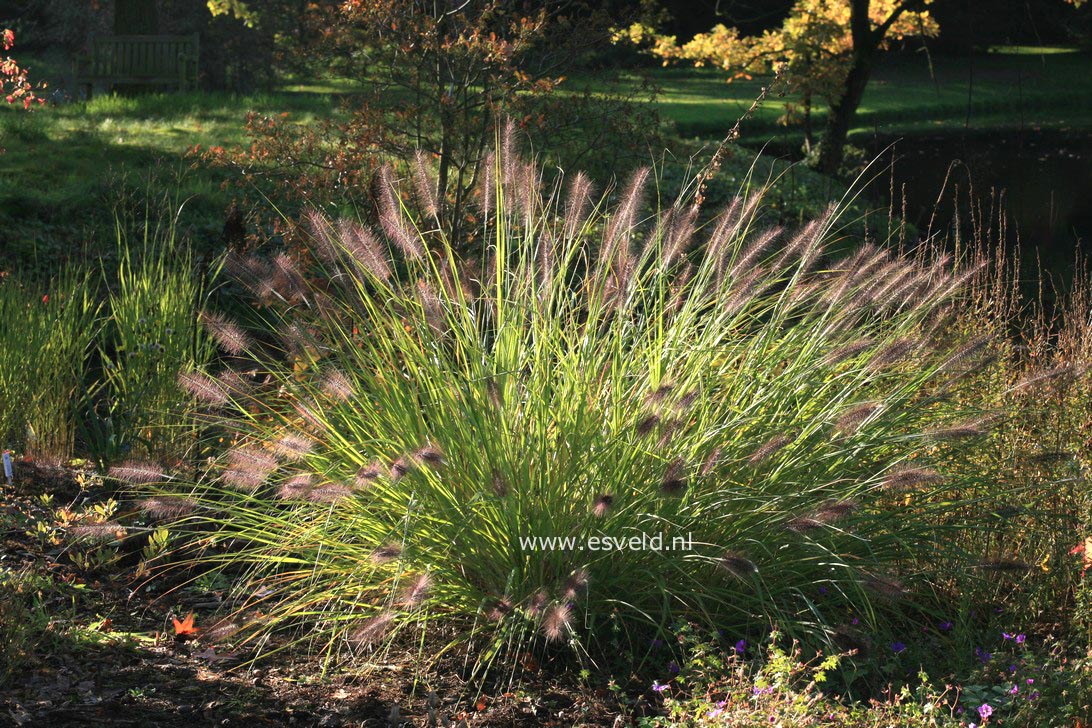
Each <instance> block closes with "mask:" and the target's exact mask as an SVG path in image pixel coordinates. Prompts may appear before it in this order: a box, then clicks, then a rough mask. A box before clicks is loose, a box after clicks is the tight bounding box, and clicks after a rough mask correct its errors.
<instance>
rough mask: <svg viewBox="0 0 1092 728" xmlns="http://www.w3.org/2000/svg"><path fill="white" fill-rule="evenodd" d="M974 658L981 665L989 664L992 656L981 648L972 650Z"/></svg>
mask: <svg viewBox="0 0 1092 728" xmlns="http://www.w3.org/2000/svg"><path fill="white" fill-rule="evenodd" d="M974 656H975V657H977V658H978V660H979V661H980V662H981V663H983V664H985V663H987V662H989V661H990V658H991V657H993V655H991V654H990V653H989V652H986V651H985V650H984V649H982V648H981V647H975V648H974Z"/></svg>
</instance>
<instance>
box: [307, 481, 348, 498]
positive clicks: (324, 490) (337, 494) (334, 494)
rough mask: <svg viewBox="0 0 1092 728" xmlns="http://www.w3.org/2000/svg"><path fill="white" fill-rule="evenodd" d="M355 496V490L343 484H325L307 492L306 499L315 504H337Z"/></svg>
mask: <svg viewBox="0 0 1092 728" xmlns="http://www.w3.org/2000/svg"><path fill="white" fill-rule="evenodd" d="M352 494H353V489H352V488H350V487H349V486H347V485H344V484H342V483H323V484H322V485H320V486H318V487H316V488H312V489H311V490H309V491H307V493H306V494H305V497H306V498H307V500H309V501H311V502H313V503H337V502H338V501H341V500H343V499H345V498H348V497H349V496H351V495H352Z"/></svg>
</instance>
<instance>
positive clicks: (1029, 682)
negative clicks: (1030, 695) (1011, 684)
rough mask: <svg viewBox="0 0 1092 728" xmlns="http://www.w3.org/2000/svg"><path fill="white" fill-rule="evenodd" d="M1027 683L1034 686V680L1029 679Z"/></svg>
mask: <svg viewBox="0 0 1092 728" xmlns="http://www.w3.org/2000/svg"><path fill="white" fill-rule="evenodd" d="M1027 682H1028V685H1034V684H1035V678H1033V677H1029V678H1028V680H1027Z"/></svg>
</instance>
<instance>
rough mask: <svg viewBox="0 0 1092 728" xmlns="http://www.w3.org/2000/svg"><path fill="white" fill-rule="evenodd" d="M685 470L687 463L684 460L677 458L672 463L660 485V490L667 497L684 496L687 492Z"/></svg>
mask: <svg viewBox="0 0 1092 728" xmlns="http://www.w3.org/2000/svg"><path fill="white" fill-rule="evenodd" d="M685 468H686V463H685V462H684V461H683V459H682V458H676V459H675V460H673V461H671V464H670V465H669V466H668V467H667V472H666V473H664V477H663V480H662V481H661V483H660V489H661V490H662V491H663V492H664V494H665V495H672V496H678V495H682V494H683V492H684V491H685V490H686V477H685V475H684V471H685Z"/></svg>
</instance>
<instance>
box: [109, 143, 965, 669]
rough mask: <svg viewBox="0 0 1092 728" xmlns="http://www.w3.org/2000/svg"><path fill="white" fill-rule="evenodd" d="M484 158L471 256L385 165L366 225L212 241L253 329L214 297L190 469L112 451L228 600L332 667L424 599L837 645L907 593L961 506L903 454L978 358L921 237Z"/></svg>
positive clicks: (524, 634)
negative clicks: (666, 196)
mask: <svg viewBox="0 0 1092 728" xmlns="http://www.w3.org/2000/svg"><path fill="white" fill-rule="evenodd" d="M490 172H491V173H490V174H489V175H488V176H487V178H486V179H485V181H484V183H483V186H482V189H481V190H480V193H481V198H480V199H481V210H480V219H481V229H480V234H481V236H482V240H484V241H485V247H486V251H485V254H484V255H483V256H482V258H481V260H468V259H462V258H460V257H459V256H457V254H456V253H455V252H454V250H455V246H454V245H453V244H452V241H450V240H447V239H445V238H444V236H443V234H442V233H438V232H435V230H439V229H440V228H441V226H440V225H438V224H437V221H435V220H432V219H430V218H428V217H427V215H425V216H415V215H413V214H411V212H410V208H409V205H407V204H406V203H405V202H404V201H403V200H404V198H403V197H402V196H401V195H400V190H399V189H398V188H397V187H396V186H395V185H394V183H393V182H392V181H391V179H390V176H389V174H384V175H381V179H380V183H379V195H378V198H379V206H380V213H381V215H380V220H381V225H380V226H379V229H378V230H372V229H368V228H366V227H363V226H361V225H360V224H358V223H357V222H354V221H352V220H348V219H343V220H330V219H327V218H326V217H324V216H323V215H321V214H319V213H317V212H316V213H311V214H310V215H309V216H307V219H306V224H305V228H306V229H307V230H308V234H307V236H306V239H307V246H306V247H307V250H306V251H304V252H302V253H299V252H297V253H292V252H280V253H277V254H275V255H273V256H271V257H245V258H236V259H235V260H233V261H232V262H231V265H230V267H231V268H232V270H233V271H234V274H235V275H236V276H237V277H238V278H239V279H240V280H241V281H242V282H243V283H244V284H245V285H246V286H247V287H248V288H249V289H250V290H251V292H252V293H253V294H254V296H255V300H256V302H257V303H256V306H257V307H258V310H259V311H260V313H261V316H262V317H263V319H264V321H265V322H266V324H267V329H266V330H265V331H261V332H259V331H249V332H248V331H244V330H243V329H242V328H240V327H238V326H237V325H235V324H232V323H231V322H229V321H226V320H220V319H210V320H209V329H210V331H211V333H212V334H213V336H215V337H216V338H217V339H218V340H219V341H220V343H221V346H222V348H223V349H224V350H225V351H226V352H227V353H229V354H230V355H231V358H230V361H231V362H232V363H233V366H232V367H229V368H227V369H224V370H223V371H219V372H202V371H194V372H191V373H187V374H186V375H185V376H184V378H183V385H184V386H185V387H186V388H187V389H189V390H190V391H191V392H192V393H193V394H194V395H195V396H197V397H198V398H199V399H201V400H203V401H204V402H205V404H206V406H207V407H208V410H209V414H210V417H211V419H212V420H213V421H214V422H215V425H216V430H215V434H216V436H217V437H224V438H225V439H226V440H227V441H230V442H231V443H233V446H232V447H231V448H230V449H229V450H227V451H226V452H225V453H224V454H223V456H222V457H221V458H220V459H219V461H217V462H216V463H214V464H213V465H212V466H211V467H210V468H209V470H208V472H207V474H206V477H204V478H203V479H201V480H199V482H196V483H193V482H190V481H189V480H186V479H177V477H176V476H172V475H171V474H170V473H159V475H156V473H157V472H159V471H155V470H154V468H153V469H151V471H150V472H151V474H149V470H148V469H147V468H145V469H141V467H140V465H139V464H135V463H130V464H128V465H127V467H131V468H136V469H135V470H134V471H133V472H135V473H138V474H139V478H138V480H140V481H141V482H142V483H144V485H142V486H141V487H142V488H143V489H144V490H146V491H147V492H149V494H151V495H153V496H154V498H155V500H153V501H150V503H152V504H153V506H154V508H153V509H152V510H151V511H150V512H152V513H153V515H155V514H157V513H158V514H159V515H160V516H162V517H166V516H172V517H181V520H180V521H179V523H180V525H181V526H183V527H185V528H189V529H191V530H192V531H193V532H194V533H197V534H200V535H201V537H202V538H203V539H204V540H203V541H201V543H202V544H203V545H204V546H205V547H206V548H205V550H204V551H203V556H202V558H203V559H204V560H205V561H206V563H207V564H211V565H213V566H218V567H220V568H223V569H225V570H226V571H227V572H228V573H230V574H232V575H234V576H235V577H236V593H235V599H234V601H233V602H232V604H233V605H234V609H235V611H236V612H237V613H238V615H239V616H240V617H245V616H246V615H248V614H254V613H256V612H257V611H259V610H260V612H261V615H262V616H261V619H260V620H259V621H258V622H257V624H258V625H260V626H259V627H258V628H259V629H278V628H285V629H295V630H301V632H299V634H303V635H304V638H305V639H307V640H309V641H310V643H311V644H312V645H313V646H315V647H317V648H321V649H324V650H332V651H338V652H342V653H343V654H346V655H356V656H360V655H367V654H369V653H370V652H371V651H373V650H375V649H377V648H380V647H382V646H383V645H387V644H390V642H391V641H392V640H393V639H394V638H395V637H396V636H397V635H398V634H399V633H402V634H403V635H405V634H406V631H407V630H408V631H409V632H411V633H413V634H415V635H416V634H417V631H418V630H422V629H424V627H425V626H426V625H428V624H430V623H432V620H435V619H436V618H438V617H443V618H444V619H443V620H442V623H443V624H444V625H445V627H444V629H443V630H440V632H439V633H440V634H444V635H446V637H444V638H443V639H444V640H445V641H446V640H450V641H451V643H452V644H454V643H456V642H459V641H461V640H464V639H470V640H471V642H472V643H474V644H476V645H478V646H479V647H480V646H481V645H482V642H480V641H476V639H475V638H481V639H490V638H492V639H495V640H496V643H495V644H496V645H497V646H498V648H499V649H483V650H482V651H481V652H480V653H478V657H479V661H481V662H483V663H488V662H489V661H490V660H492V659H493V658H494V657H495V656H496V655H497V654H502V653H503V651H504V650H517V649H518V650H523V649H526V648H527V647H529V646H530V645H531V644H547V643H551V642H552V643H568V644H570V645H572V646H575V647H577V648H578V651H579V652H581V653H582V654H585V655H591V656H593V657H594V656H595V655H597V654H602V652H603V651H605V650H611V649H618V648H620V649H622V650H632V651H633V652H632V653H631V654H636V655H638V656H639V655H640V654H641V649H642V646H643V645H644V644H646V643H647V639H648V637H649V635H653V634H655V633H656V631H657V630H660V629H663V628H664V627H665V625H668V624H669V623H671V622H672V621H673V620H680V619H685V620H690V621H692V622H699V623H703V624H706V625H709V626H711V627H713V628H721V629H725V630H748V629H754V628H755V627H761V626H762V625H769V624H770V623H777V624H778V625H780V627H781V628H782V630H783V631H786V632H788V633H790V634H792V635H794V636H800V637H803V638H807V639H811V640H818V641H826V642H828V643H830V644H832V645H840V644H842V643H844V642H845V640H846V639H848V638H847V636H846V635H852V634H857V633H863V632H867V631H868V630H872V629H876V628H880V627H882V625H883V624H884V623H885V622H886V621H887V620H888V619H890V618H892V617H897V616H898V614H899V612H900V611H902V610H906V609H909V608H911V606H914V607H915V608H916V607H921V606H925V607H927V606H928V604H929V599H931V598H932V597H931V596H930V594H931V586H930V574H931V570H932V568H933V567H934V566H935V565H936V564H938V563H939V562H941V561H944V560H946V559H949V558H952V557H954V556H955V555H954V554H951V553H950V552H949V548H948V547H949V545H950V544H952V543H955V541H954V540H953V539H950V538H949V536H950V534H951V532H952V531H953V530H956V529H961V528H966V527H969V526H970V524H971V522H972V521H973V518H971V517H968V516H965V515H964V514H968V513H970V514H973V512H974V509H973V508H968V507H967V504H966V503H964V502H963V501H961V493H962V492H963V488H964V485H965V481H961V480H959V479H950V478H947V477H946V474H945V473H944V472H943V471H942V470H940V469H938V468H935V467H934V465H933V456H934V454H935V452H936V451H937V448H938V447H944V448H946V452H950V449H951V447H952V444H951V443H950V442H948V441H945V442H944V443H942V444H938V440H937V438H936V437H935V436H934V435H933V434H931V433H935V432H937V431H939V430H941V429H949V428H953V427H959V428H963V427H964V423H963V422H961V420H960V419H959V417H960V414H959V413H957V412H953V411H952V410H951V408H950V407H948V406H947V405H946V404H945V399H944V391H945V387H946V386H948V385H949V384H950V380H951V378H953V377H958V376H961V374H962V373H964V372H965V371H966V368H967V366H969V365H970V363H971V362H973V359H974V356H975V352H976V351H977V349H975V342H973V341H972V342H965V341H962V340H959V339H955V340H953V339H952V337H951V336H950V335H949V333H948V330H947V329H946V328H945V325H944V324H945V321H946V320H948V319H947V318H946V314H947V313H948V311H949V307H950V306H951V305H952V304H953V303H954V302H956V301H957V300H958V297H959V295H960V290H961V283H962V281H961V280H960V279H959V277H957V276H954V275H953V274H952V273H951V272H950V270H949V269H948V267H947V266H946V261H945V260H944V259H942V258H941V259H933V258H928V257H919V258H917V259H915V260H910V259H904V258H900V257H898V256H896V255H893V254H891V253H889V252H886V251H884V250H882V249H880V248H878V247H875V246H873V245H870V244H865V245H862V246H860V247H858V248H857V249H856V251H855V252H853V253H852V254H851V255H849V256H848V257H846V258H843V259H839V260H834V259H832V258H831V257H829V256H828V255H827V253H826V246H827V245H828V243H829V242H830V241H831V240H832V238H834V237H835V236H836V235H837V232H838V209H837V208H835V207H832V208H831V209H830V210H829V211H828V212H827V214H825V215H823V216H822V217H820V218H818V219H815V220H813V221H811V222H809V223H808V224H806V225H804V226H803V227H802V228H800V229H797V230H782V229H780V228H778V227H776V226H772V225H770V224H768V223H766V222H764V216H763V209H764V207H763V198H762V193H761V191H759V192H756V193H754V194H751V195H748V196H745V197H741V198H740V199H737V200H735V201H733V202H732V203H731V205H730V206H729V207H728V208H727V209H726V210H723V211H722V212H720V213H719V214H717V215H716V216H715V217H714V218H713V219H711V220H709V221H708V222H706V223H704V224H699V220H700V218H699V216H698V210H697V209H695V208H693V207H691V206H689V205H688V204H687V203H686V202H679V203H677V204H676V205H674V206H672V207H670V208H668V209H666V210H662V211H661V212H659V213H656V214H653V215H651V216H647V217H646V213H645V212H644V210H645V209H646V207H645V204H644V201H645V195H646V188H647V187H648V185H649V179H648V177H649V175H648V172H647V171H646V170H639V171H638V172H637V173H636V174H634V175H633V177H632V178H631V179H630V180H629V182H628V183H626V184H625V185H624V186H623V187H622V191H621V194H620V195H619V196H618V198H617V199H612V197H611V196H610V195H606V196H603V197H598V196H597V195H596V194H595V193H594V192H593V190H592V186H591V184H590V183H589V182H588V180H587V179H586V178H585V177H584V176H582V175H576V176H575V177H574V178H572V179H570V180H556V181H553V180H547V179H545V177H544V176H543V174H542V173H541V172H540V171H539V170H538V169H537V168H536V167H535V166H534V165H531V164H527V163H525V162H522V161H521V160H519V159H518V158H516V157H515V156H514V155H512V154H511V153H509V152H506V151H504V149H503V148H502V149H501V150H500V151H499V152H498V154H497V155H496V156H495V157H494V161H493V163H492V164H491V165H490ZM418 176H419V177H420V178H421V182H420V184H419V185H418V187H419V190H418V195H417V196H418V197H421V196H424V197H426V200H427V195H428V194H429V190H430V189H431V185H430V183H429V181H428V178H427V171H426V170H424V169H423V168H422V169H421V170H420V174H419V175H418ZM544 189H545V190H546V191H545V192H544V191H543V190H544ZM406 199H408V197H407V198H406ZM421 207H422V208H423V209H431V207H432V206H429V205H427V204H422V205H421ZM270 332H272V333H273V334H275V336H270V335H269V333H270ZM274 342H275V343H274ZM254 372H257V374H254ZM120 474H121V475H124V473H120ZM965 477H966V476H965ZM551 539H572V541H571V542H565V541H553V542H552V543H551V541H550V540H551ZM661 539H662V548H657V546H658V545H661ZM209 544H212V545H211V546H210V545H209ZM606 544H609V545H610V547H609V548H608V547H607V546H606ZM851 623H852V626H851ZM452 635H454V636H452ZM418 636H419V635H418Z"/></svg>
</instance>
